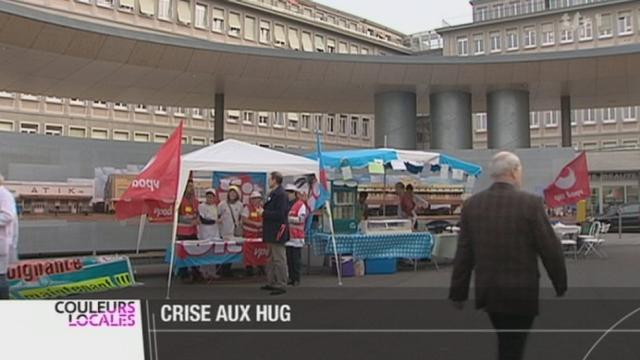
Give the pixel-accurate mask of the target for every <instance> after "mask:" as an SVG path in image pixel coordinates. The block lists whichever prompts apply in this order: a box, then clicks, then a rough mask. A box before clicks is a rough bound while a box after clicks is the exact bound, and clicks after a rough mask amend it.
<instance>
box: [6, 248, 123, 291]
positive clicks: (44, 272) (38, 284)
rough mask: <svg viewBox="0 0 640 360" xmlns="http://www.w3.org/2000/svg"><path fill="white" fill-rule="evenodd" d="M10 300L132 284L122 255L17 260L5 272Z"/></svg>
mask: <svg viewBox="0 0 640 360" xmlns="http://www.w3.org/2000/svg"><path fill="white" fill-rule="evenodd" d="M7 278H8V280H9V286H10V293H11V298H12V299H51V298H59V297H65V296H70V295H77V294H84V293H93V292H100V291H107V290H112V289H120V288H125V287H129V286H132V285H133V284H134V283H135V279H134V276H133V271H132V269H131V262H130V261H129V258H128V257H126V256H102V257H80V258H61V259H43V260H27V261H21V262H19V263H17V264H14V265H12V266H11V267H9V269H8V271H7Z"/></svg>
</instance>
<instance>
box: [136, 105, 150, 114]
mask: <svg viewBox="0 0 640 360" xmlns="http://www.w3.org/2000/svg"><path fill="white" fill-rule="evenodd" d="M134 111H135V112H137V113H148V112H149V108H148V107H147V105H145V104H136V107H135V109H134Z"/></svg>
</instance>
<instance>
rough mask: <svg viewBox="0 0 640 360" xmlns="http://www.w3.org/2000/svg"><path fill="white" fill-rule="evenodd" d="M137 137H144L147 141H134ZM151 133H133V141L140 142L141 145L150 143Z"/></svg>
mask: <svg viewBox="0 0 640 360" xmlns="http://www.w3.org/2000/svg"><path fill="white" fill-rule="evenodd" d="M137 136H146V137H147V141H140V140H138V139H136V137H137ZM152 139H153V138H152V137H151V133H150V132H148V131H134V132H133V141H134V142H142V143H150V142H151V141H152Z"/></svg>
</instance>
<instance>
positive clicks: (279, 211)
mask: <svg viewBox="0 0 640 360" xmlns="http://www.w3.org/2000/svg"><path fill="white" fill-rule="evenodd" d="M269 189H270V190H271V192H270V193H269V197H268V198H267V201H266V202H265V204H264V213H263V214H262V216H263V223H262V239H263V241H264V242H266V243H267V244H268V245H269V264H268V265H267V269H266V270H267V285H265V286H263V287H262V288H261V289H262V290H268V291H271V295H281V294H284V293H286V292H287V291H286V289H285V286H286V285H287V251H286V247H285V245H284V244H285V243H286V242H287V241H289V229H288V221H287V215H288V212H289V201H288V199H287V194H286V193H285V191H284V188H283V187H282V174H280V173H279V172H272V173H271V174H270V175H269Z"/></svg>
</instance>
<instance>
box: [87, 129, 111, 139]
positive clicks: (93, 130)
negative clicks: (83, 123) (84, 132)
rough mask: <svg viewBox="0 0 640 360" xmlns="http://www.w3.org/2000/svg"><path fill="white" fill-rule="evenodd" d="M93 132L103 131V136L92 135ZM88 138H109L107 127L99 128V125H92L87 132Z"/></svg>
mask: <svg viewBox="0 0 640 360" xmlns="http://www.w3.org/2000/svg"><path fill="white" fill-rule="evenodd" d="M94 132H100V133H103V132H104V133H105V134H106V135H105V137H104V138H101V137H94V136H93V134H94ZM89 138H90V139H97V140H109V129H107V128H101V127H92V128H91V131H90V132H89Z"/></svg>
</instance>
